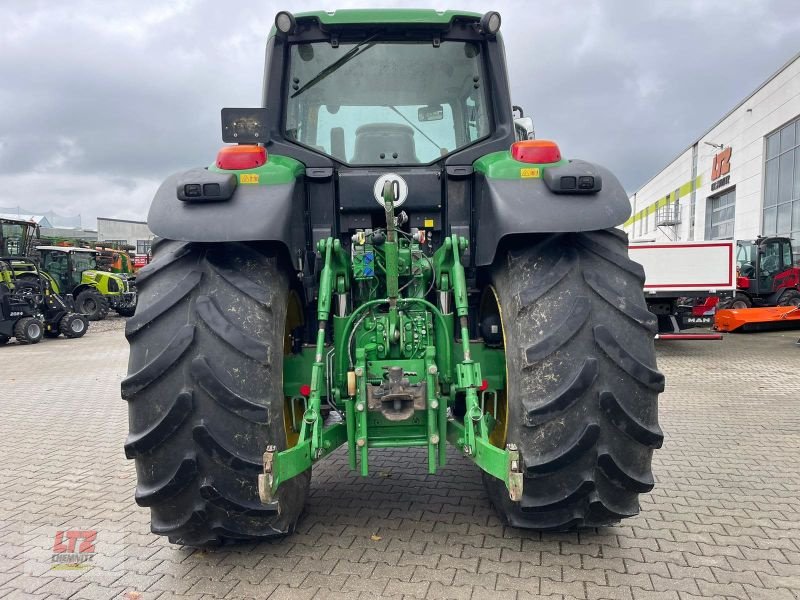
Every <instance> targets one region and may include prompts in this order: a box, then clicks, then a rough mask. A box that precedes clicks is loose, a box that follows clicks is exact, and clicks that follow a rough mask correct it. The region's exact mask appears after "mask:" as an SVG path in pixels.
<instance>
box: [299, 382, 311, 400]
mask: <svg viewBox="0 0 800 600" xmlns="http://www.w3.org/2000/svg"><path fill="white" fill-rule="evenodd" d="M300 395H301V396H305V397H306V398H308V397H309V396H310V395H311V386H310V385H308V384H307V383H304V384H303V385H301V386H300Z"/></svg>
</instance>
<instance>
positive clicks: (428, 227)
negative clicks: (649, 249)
mask: <svg viewBox="0 0 800 600" xmlns="http://www.w3.org/2000/svg"><path fill="white" fill-rule="evenodd" d="M499 28H500V15H499V14H498V13H496V12H489V13H487V14H485V15H483V16H481V15H478V14H473V13H465V12H453V11H447V12H436V11H433V10H344V11H336V12H334V13H328V12H314V13H305V14H297V15H292V14H290V13H288V12H281V13H278V15H277V17H276V20H275V27H274V28H273V30H272V32H271V33H270V35H269V37H268V39H267V53H266V57H267V59H266V69H265V85H264V95H263V101H262V106H264V107H268V108H256V109H223V111H222V129H223V140H224V141H226V142H233V143H234V144H235V145H230V146H226V147H224V148H223V149H222V150H221V151H220V153H219V155H218V156H217V159H216V162H215V163H214V164H212V165H210V166H209V167H207V168H197V169H192V170H189V171H186V172H183V173H178V174H176V175H173V176H171V177H169V178H168V179H167V180H166V181H165V182H164V183H163V184H162V185H161V187H160V188H159V190H158V192H157V193H156V196H155V198H154V200H153V203H152V206H151V208H150V214H149V226H150V228H151V229H152V230H153V232H154V233H155V234H156V235H157V236H158V239H157V240H156V242H155V243H154V248H153V261H152V262H151V263H150V264H149V265H148V266H146V267H144V268H143V269H141V270H140V271H139V273H138V277H137V285H138V288H139V294H140V299H139V302H140V304H139V307H138V310H137V313H136V315H135V316H134V317H133V318H131V319H129V320H128V322H127V324H126V336H127V338H128V341H129V343H130V358H129V363H128V376H127V377H126V378H125V379H124V380H123V383H122V396H123V397H124V398H125V399H126V400H128V401H129V402H128V407H129V413H130V415H129V417H130V418H129V424H130V434H129V436H128V438H127V441H126V444H125V451H126V454H127V456H128V457H129V458H131V459H135V461H136V471H137V476H138V484H137V487H136V494H135V499H136V502H137V503H138V504H139V505H140V506H145V507H149V508H150V512H151V528H152V531H153V532H154V533H156V534H160V535H166V536H168V537H169V539H170V540H171V541H172V542H174V543H181V544H188V545H195V546H205V545H213V544H218V543H221V542H223V541H226V540H229V541H230V540H233V541H235V540H245V539H267V538H271V537H274V536H281V535H285V534H287V533H290V532H291V531H292V530H293V528H294V527H295V524H296V522H297V520H298V518H299V517H300V515H301V513H302V511H303V505H304V503H305V500H306V498H307V495H308V492H309V484H310V480H311V472H312V467H313V465H314V464H316V463H318V462H320V461H323V460H325V459H326V457H328V456H330V455H331V454H332V453H333V452H334V451H336V449H337V448H340V447H344V449H343V451H344V452H346V454H347V457H348V460H349V465H350V467H351V468H352V469H357V470H358V471H359V472H360V474H361V475H364V476H366V475H368V474H369V472H370V461H371V460H372V459H373V457H374V454H375V453H381V452H388V451H391V449H397V448H405V449H410V450H406V451H405V452H406V454H405V455H404V457H406V458H408V459H409V460H419V461H421V462H422V463H423V464H424V465H425V468H426V469H427V472H428V473H431V474H434V473H436V472H437V471H438V470H440V469H441V467H442V466H443V465H444V464H445V463H446V461H448V460H452V459H453V455H452V453H448V451H447V446H448V444H449V445H451V446H452V447H453V448H455V449H456V451H457V452H459V453H460V454H461V455H463V456H464V457H466V459H467V460H468V461H471V462H472V463H474V465H475V466H476V467H477V468H479V469H480V470H481V471H482V472H483V476H484V482H485V485H486V490H487V493H488V497H489V498H490V500H491V502H492V503H493V504H494V506H495V507H496V509H497V510H498V512H499V514H500V515H501V516H502V517H503V519H505V521H506V522H507V523H509V524H511V525H512V526H515V527H521V528H532V529H540V530H564V529H571V528H575V527H600V526H606V525H610V524H613V523H616V522H618V521H619V520H620V519H623V518H625V517H630V516H633V515H635V514H637V513H638V511H639V495H640V494H641V493H644V492H648V491H650V490H651V488H652V487H653V483H654V482H653V475H652V471H651V458H652V453H653V450H654V449H655V448H658V447H659V446H660V445H661V443H662V439H663V435H662V432H661V430H660V428H659V426H658V415H657V399H658V394H659V393H660V392H661V391H662V390H663V388H664V377H663V375H662V374H661V373H660V372H659V371H658V370H657V367H656V358H655V352H654V347H653V336H654V334H655V333H656V331H657V328H656V319H655V317H654V316H653V315H652V314H651V313H650V312H648V310H647V306H646V304H645V301H644V297H643V293H642V285H643V281H644V273H643V270H642V268H641V266H640V265H638V264H637V263H635V262H633V261H631V260H630V259H629V258H628V251H627V238H626V236H625V234H624V233H623V232H621V231H620V230H619V229H615V228H616V227H617V226H619V225H620V224H621V223H623V222H624V221H625V220H626V219H627V218H628V216H629V213H630V204H629V202H628V197H627V194H626V193H625V190H624V189H623V188H622V186H621V185H620V184H619V182H618V181H617V179H616V178H615V177H614V176H613V175H612V174H611V173H610V172H609V171H608V170H606V169H605V168H603V167H600V166H597V165H595V164H592V163H589V162H585V161H582V160H568V159H565V158H563V157H562V156H561V153H560V151H559V148H558V146H557V145H556V144H555V143H553V142H550V141H544V140H535V139H528V138H529V137H532V133H533V127H532V122H531V121H530V119H529V118H525V117H522V115H521V111H518V109H516V107H513V106H512V103H511V98H510V93H509V82H508V79H507V73H506V62H505V51H504V48H503V43H502V40H501V36H500V34H499ZM515 112H518V113H519V117H518V118H516V119H515ZM404 459H405V458H404Z"/></svg>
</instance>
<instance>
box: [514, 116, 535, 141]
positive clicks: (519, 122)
mask: <svg viewBox="0 0 800 600" xmlns="http://www.w3.org/2000/svg"><path fill="white" fill-rule="evenodd" d="M514 129H516V130H517V132H518V137H519V138H520V139H523V140H532V139H534V138H535V137H536V132H535V131H534V129H533V119H531V118H530V117H517V118H516V119H514Z"/></svg>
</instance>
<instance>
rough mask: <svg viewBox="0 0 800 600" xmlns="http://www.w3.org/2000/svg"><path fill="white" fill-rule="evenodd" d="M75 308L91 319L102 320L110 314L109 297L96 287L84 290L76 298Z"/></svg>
mask: <svg viewBox="0 0 800 600" xmlns="http://www.w3.org/2000/svg"><path fill="white" fill-rule="evenodd" d="M75 310H76V311H77V312H79V313H81V314H82V315H86V318H87V319H89V320H90V321H102V320H103V319H105V318H106V315H108V298H106V297H105V296H103V294H101V293H100V292H98V291H97V290H96V289H94V288H89V289H86V290H83V291H82V292H81V293H80V294H78V297H77V298H75Z"/></svg>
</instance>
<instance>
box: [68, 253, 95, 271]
mask: <svg viewBox="0 0 800 600" xmlns="http://www.w3.org/2000/svg"><path fill="white" fill-rule="evenodd" d="M72 261H73V264H74V265H75V267H76V269H75V270H76V271H78V272H82V271H89V270H91V269H96V268H97V261H96V260H95V257H94V254H90V253H89V252H75V253H74V254H73V255H72Z"/></svg>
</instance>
